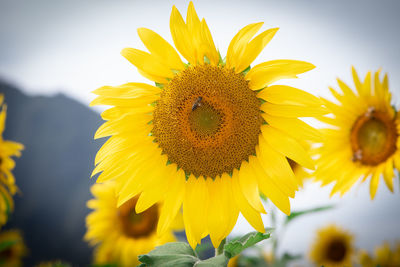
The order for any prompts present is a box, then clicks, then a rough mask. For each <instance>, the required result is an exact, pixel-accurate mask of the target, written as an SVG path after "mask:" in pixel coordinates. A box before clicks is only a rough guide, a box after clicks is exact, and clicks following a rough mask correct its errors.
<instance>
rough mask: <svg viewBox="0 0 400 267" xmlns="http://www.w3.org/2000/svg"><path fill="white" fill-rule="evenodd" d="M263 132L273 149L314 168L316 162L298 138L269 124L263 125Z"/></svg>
mask: <svg viewBox="0 0 400 267" xmlns="http://www.w3.org/2000/svg"><path fill="white" fill-rule="evenodd" d="M261 132H262V135H263V137H264V139H265V140H266V141H267V143H268V144H269V145H270V146H271V147H272V148H273V149H275V150H276V151H278V152H279V153H281V154H282V155H284V156H286V157H288V158H291V159H292V160H294V161H296V162H297V163H299V164H300V165H302V166H305V167H306V168H308V169H314V162H313V161H312V159H311V157H310V155H308V153H307V152H306V151H305V150H304V148H303V147H302V146H301V145H300V144H299V143H298V142H297V141H296V140H294V139H293V138H291V137H289V136H288V135H286V134H285V133H283V132H281V131H279V130H277V129H275V128H273V127H271V126H269V125H263V126H262V127H261Z"/></svg>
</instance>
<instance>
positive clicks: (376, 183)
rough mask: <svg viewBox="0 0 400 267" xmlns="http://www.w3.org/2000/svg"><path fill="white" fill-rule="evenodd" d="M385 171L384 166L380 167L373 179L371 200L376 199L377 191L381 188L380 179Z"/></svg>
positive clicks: (370, 186) (370, 189)
mask: <svg viewBox="0 0 400 267" xmlns="http://www.w3.org/2000/svg"><path fill="white" fill-rule="evenodd" d="M382 171H383V167H382V166H378V167H377V168H376V170H375V172H374V174H373V175H372V177H371V182H370V184H369V193H370V195H371V199H374V198H375V195H376V191H377V190H378V186H379V178H380V177H381V173H382Z"/></svg>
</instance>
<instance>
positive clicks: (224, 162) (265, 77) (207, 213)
mask: <svg viewBox="0 0 400 267" xmlns="http://www.w3.org/2000/svg"><path fill="white" fill-rule="evenodd" d="M261 26H262V23H254V24H250V25H248V26H246V27H244V28H243V29H241V30H240V31H239V32H238V33H237V34H236V36H235V37H234V38H233V39H232V41H231V43H230V45H229V48H228V51H227V56H226V61H225V60H223V59H222V58H221V56H220V54H219V51H218V50H217V49H216V47H215V45H214V41H213V39H212V37H211V33H210V31H209V28H208V26H207V24H206V22H205V20H204V19H202V20H200V19H199V18H198V16H197V14H196V11H195V9H194V6H193V3H192V2H190V4H189V8H188V11H187V17H186V22H185V21H184V19H183V18H182V16H181V14H180V13H179V11H178V10H177V9H176V8H175V7H173V8H172V13H171V20H170V29H171V34H172V38H173V40H174V44H175V46H176V48H177V50H178V51H179V52H180V53H181V54H182V56H183V57H184V58H185V59H186V60H188V63H187V64H186V63H183V62H182V60H181V58H180V56H179V55H178V53H177V52H176V51H175V49H174V48H173V47H172V46H171V45H170V44H169V43H167V42H166V41H165V40H164V39H163V38H162V37H161V36H159V35H158V34H157V33H155V32H153V31H151V30H149V29H145V28H140V29H138V33H139V37H140V38H141V40H142V41H143V43H144V45H145V46H146V48H147V49H148V50H149V52H144V51H140V50H137V49H133V48H126V49H124V50H122V55H123V56H124V57H125V58H126V59H128V60H129V61H130V62H131V63H132V64H133V65H134V66H136V67H137V68H138V71H139V72H140V73H141V74H142V75H143V76H145V77H147V78H148V79H150V80H151V81H154V82H156V85H157V86H152V85H148V84H143V83H128V84H124V85H121V86H116V87H113V86H105V87H102V88H99V89H97V90H95V91H94V93H95V94H97V95H98V97H97V98H96V99H95V100H94V101H93V102H92V103H91V104H92V105H111V106H113V107H112V108H110V109H108V110H106V111H104V112H103V113H102V117H103V119H104V120H106V121H107V122H105V123H104V124H103V125H102V126H101V127H100V128H99V129H98V131H97V132H96V135H95V138H101V137H107V136H111V137H110V138H109V139H108V140H107V142H106V143H105V144H104V145H103V147H102V148H101V149H100V150H99V152H98V153H97V156H96V160H95V164H96V165H97V166H96V168H95V170H94V171H93V175H95V174H97V173H100V172H102V173H101V174H100V176H99V178H98V182H103V181H106V180H110V179H115V180H116V182H117V193H118V197H119V198H118V205H122V204H123V203H125V201H127V200H128V199H130V198H132V197H134V196H137V195H138V194H139V193H141V195H140V197H139V199H138V202H137V204H136V212H137V213H141V212H143V211H145V210H147V209H148V208H149V207H151V206H152V205H153V204H154V203H156V202H163V203H164V205H163V206H162V208H161V213H160V221H159V223H158V229H157V230H158V233H159V234H162V233H164V232H165V231H166V230H167V229H168V227H169V225H170V222H171V221H172V220H173V218H174V217H175V214H176V213H177V212H178V210H180V208H181V206H183V218H184V223H185V229H186V235H187V238H188V241H189V243H190V245H191V246H192V247H195V246H196V244H199V243H200V240H201V239H202V238H203V237H205V236H207V235H210V237H211V241H212V243H213V245H214V246H215V247H217V246H218V245H219V243H220V242H221V240H222V239H223V238H225V237H226V236H227V235H228V234H229V233H230V231H231V230H232V228H233V227H234V225H235V223H236V221H237V217H238V214H239V212H241V213H242V214H243V215H244V217H245V218H246V219H247V220H248V221H249V223H250V224H251V225H252V226H253V227H254V228H255V229H256V230H258V231H260V232H264V225H263V222H262V220H261V213H266V212H265V210H264V207H263V204H262V202H261V200H260V197H259V195H260V192H262V193H263V194H264V195H265V196H267V197H268V198H269V199H270V200H271V201H272V202H273V203H274V204H275V205H276V206H277V207H278V208H279V209H280V210H282V211H283V212H284V213H286V214H289V213H290V203H289V197H294V195H295V191H296V190H297V189H298V182H297V180H296V178H295V176H294V174H293V171H292V170H291V168H290V166H289V163H288V161H287V160H286V157H288V158H290V159H292V160H294V161H296V162H297V163H299V164H300V165H302V166H306V167H308V168H314V163H313V161H312V160H311V158H310V156H309V154H308V153H307V151H306V150H305V149H304V147H303V146H302V145H301V144H300V143H299V142H298V140H306V139H308V140H314V141H315V140H320V136H319V133H318V132H317V131H316V130H315V129H314V128H312V127H310V126H308V125H307V124H305V123H304V122H303V121H301V120H299V119H298V117H310V116H322V114H325V110H324V109H323V108H322V106H321V101H320V100H319V99H318V98H316V97H314V96H312V95H310V94H308V93H306V92H303V91H301V90H299V89H296V88H293V87H289V86H284V85H271V84H272V83H274V82H276V81H278V80H280V79H284V78H296V77H297V76H296V75H297V74H301V73H304V72H306V71H309V70H311V69H313V68H314V66H313V65H312V64H310V63H307V62H303V61H296V60H273V61H267V62H264V63H261V64H258V65H256V66H254V67H253V68H251V69H250V66H249V65H250V64H251V63H252V61H253V60H254V59H255V58H256V57H257V55H258V54H259V53H260V52H261V51H262V49H263V48H264V47H265V46H266V45H267V43H268V42H269V41H270V40H271V39H272V37H273V36H274V35H275V33H276V32H277V30H278V29H277V28H274V29H269V30H266V31H264V32H262V33H260V34H259V35H257V36H255V37H254V38H253V36H254V35H255V34H256V33H257V31H258V30H259V29H260V28H261Z"/></svg>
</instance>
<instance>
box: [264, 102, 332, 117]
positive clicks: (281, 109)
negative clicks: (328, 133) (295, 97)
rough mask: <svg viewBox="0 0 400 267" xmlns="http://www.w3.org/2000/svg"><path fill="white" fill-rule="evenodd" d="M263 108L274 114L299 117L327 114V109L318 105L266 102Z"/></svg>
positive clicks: (266, 111)
mask: <svg viewBox="0 0 400 267" xmlns="http://www.w3.org/2000/svg"><path fill="white" fill-rule="evenodd" d="M261 110H262V111H264V112H265V113H268V114H270V115H272V116H277V117H286V118H298V117H320V116H322V115H325V114H327V110H326V109H324V108H322V107H317V106H295V105H276V104H271V103H268V102H266V103H264V104H262V105H261Z"/></svg>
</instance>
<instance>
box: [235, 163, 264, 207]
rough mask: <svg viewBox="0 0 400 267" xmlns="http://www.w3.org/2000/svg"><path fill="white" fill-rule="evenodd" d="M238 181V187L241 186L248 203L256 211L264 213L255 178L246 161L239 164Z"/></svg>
mask: <svg viewBox="0 0 400 267" xmlns="http://www.w3.org/2000/svg"><path fill="white" fill-rule="evenodd" d="M239 183H240V187H241V188H242V192H243V195H244V196H245V198H246V199H247V201H248V202H249V203H250V205H251V206H252V207H253V208H254V209H255V210H257V211H258V212H261V213H266V211H265V209H264V207H263V204H262V203H261V200H260V193H259V191H258V184H257V179H256V177H255V175H254V173H253V170H252V169H251V168H250V166H249V164H248V163H247V161H243V162H242V165H241V166H240V170H239Z"/></svg>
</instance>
